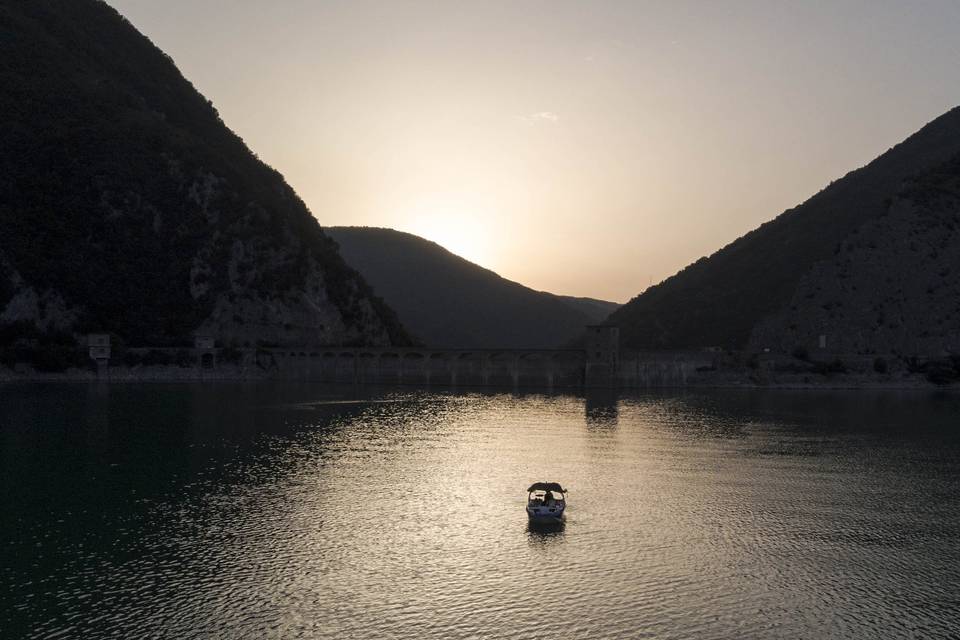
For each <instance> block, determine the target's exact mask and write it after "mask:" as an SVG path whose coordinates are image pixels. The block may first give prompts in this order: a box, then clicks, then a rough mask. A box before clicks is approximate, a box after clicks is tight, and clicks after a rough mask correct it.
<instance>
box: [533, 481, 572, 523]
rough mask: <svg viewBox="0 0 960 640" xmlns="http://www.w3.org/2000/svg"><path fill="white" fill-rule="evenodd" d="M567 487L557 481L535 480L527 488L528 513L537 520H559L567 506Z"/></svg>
mask: <svg viewBox="0 0 960 640" xmlns="http://www.w3.org/2000/svg"><path fill="white" fill-rule="evenodd" d="M566 493H567V491H566V489H564V488H563V487H561V486H560V484H559V483H556V482H534V483H533V484H532V485H530V488H529V489H527V515H528V516H529V517H530V519H531V520H535V521H545V522H550V521H558V520H560V519H561V518H563V511H564V509H566V508H567V496H566Z"/></svg>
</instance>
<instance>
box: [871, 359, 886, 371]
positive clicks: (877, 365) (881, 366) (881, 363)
mask: <svg viewBox="0 0 960 640" xmlns="http://www.w3.org/2000/svg"><path fill="white" fill-rule="evenodd" d="M873 370H874V371H876V372H877V373H886V372H887V371H889V370H890V367H889V366H888V365H887V361H886V359H885V358H877V359H875V360H874V361H873Z"/></svg>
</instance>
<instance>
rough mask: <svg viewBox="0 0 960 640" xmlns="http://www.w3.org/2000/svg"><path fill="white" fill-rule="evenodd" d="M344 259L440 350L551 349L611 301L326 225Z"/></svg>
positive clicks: (395, 235)
mask: <svg viewBox="0 0 960 640" xmlns="http://www.w3.org/2000/svg"><path fill="white" fill-rule="evenodd" d="M326 231H327V233H328V234H329V235H330V236H331V237H332V238H333V239H334V240H336V241H337V243H338V244H339V245H340V252H341V254H342V255H343V257H344V259H346V261H347V262H348V263H349V264H350V265H352V266H353V267H355V268H356V269H357V270H358V271H359V272H360V273H361V274H363V277H364V278H366V279H367V281H368V282H370V284H371V285H373V288H374V291H375V292H376V293H377V294H378V295H380V296H383V299H384V300H385V301H386V302H387V303H388V304H389V305H390V306H391V307H392V308H393V309H395V310H396V311H397V314H398V315H399V317H400V320H401V321H402V322H403V324H404V326H406V327H407V329H409V330H410V332H411V333H413V334H414V335H415V336H416V337H417V338H419V339H420V340H422V341H423V342H424V343H425V344H427V345H430V346H437V347H473V348H484V347H504V348H527V347H530V348H553V347H558V346H562V345H564V344H566V343H568V342H569V341H570V340H571V339H573V338H575V337H576V336H577V335H578V334H580V333H581V332H582V330H583V327H584V325H587V324H592V323H595V322H598V321H599V320H601V319H603V318H605V317H606V316H607V315H608V314H609V312H610V310H611V309H612V308H615V307H616V306H617V305H616V303H612V302H605V301H603V300H593V299H591V298H572V297H567V296H556V295H553V294H550V293H545V292H542V291H534V290H533V289H529V288H527V287H525V286H523V285H521V284H517V283H516V282H511V281H510V280H506V279H504V278H501V277H500V276H498V275H497V274H496V273H494V272H492V271H490V270H488V269H484V268H483V267H480V266H478V265H475V264H473V263H472V262H469V261H467V260H464V259H463V258H460V257H459V256H456V255H454V254H452V253H450V252H449V251H447V250H446V249H444V248H443V247H441V246H440V245H438V244H436V243H434V242H430V241H429V240H425V239H423V238H420V237H418V236H415V235H412V234H409V233H403V232H401V231H394V230H392V229H380V228H373V227H328V228H327V229H326Z"/></svg>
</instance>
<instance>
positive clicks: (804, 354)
mask: <svg viewBox="0 0 960 640" xmlns="http://www.w3.org/2000/svg"><path fill="white" fill-rule="evenodd" d="M791 355H792V356H793V357H794V358H796V359H797V360H804V361H808V360H810V352H809V351H807V348H806V347H801V346H800V345H797V346H796V347H794V348H793V351H792V352H791Z"/></svg>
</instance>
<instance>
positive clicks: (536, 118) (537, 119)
mask: <svg viewBox="0 0 960 640" xmlns="http://www.w3.org/2000/svg"><path fill="white" fill-rule="evenodd" d="M523 119H524V120H526V121H527V122H532V123H547V124H557V123H558V122H560V116H558V115H557V114H555V113H554V112H553V111H538V112H536V113H531V114H530V115H528V116H524V117H523Z"/></svg>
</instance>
